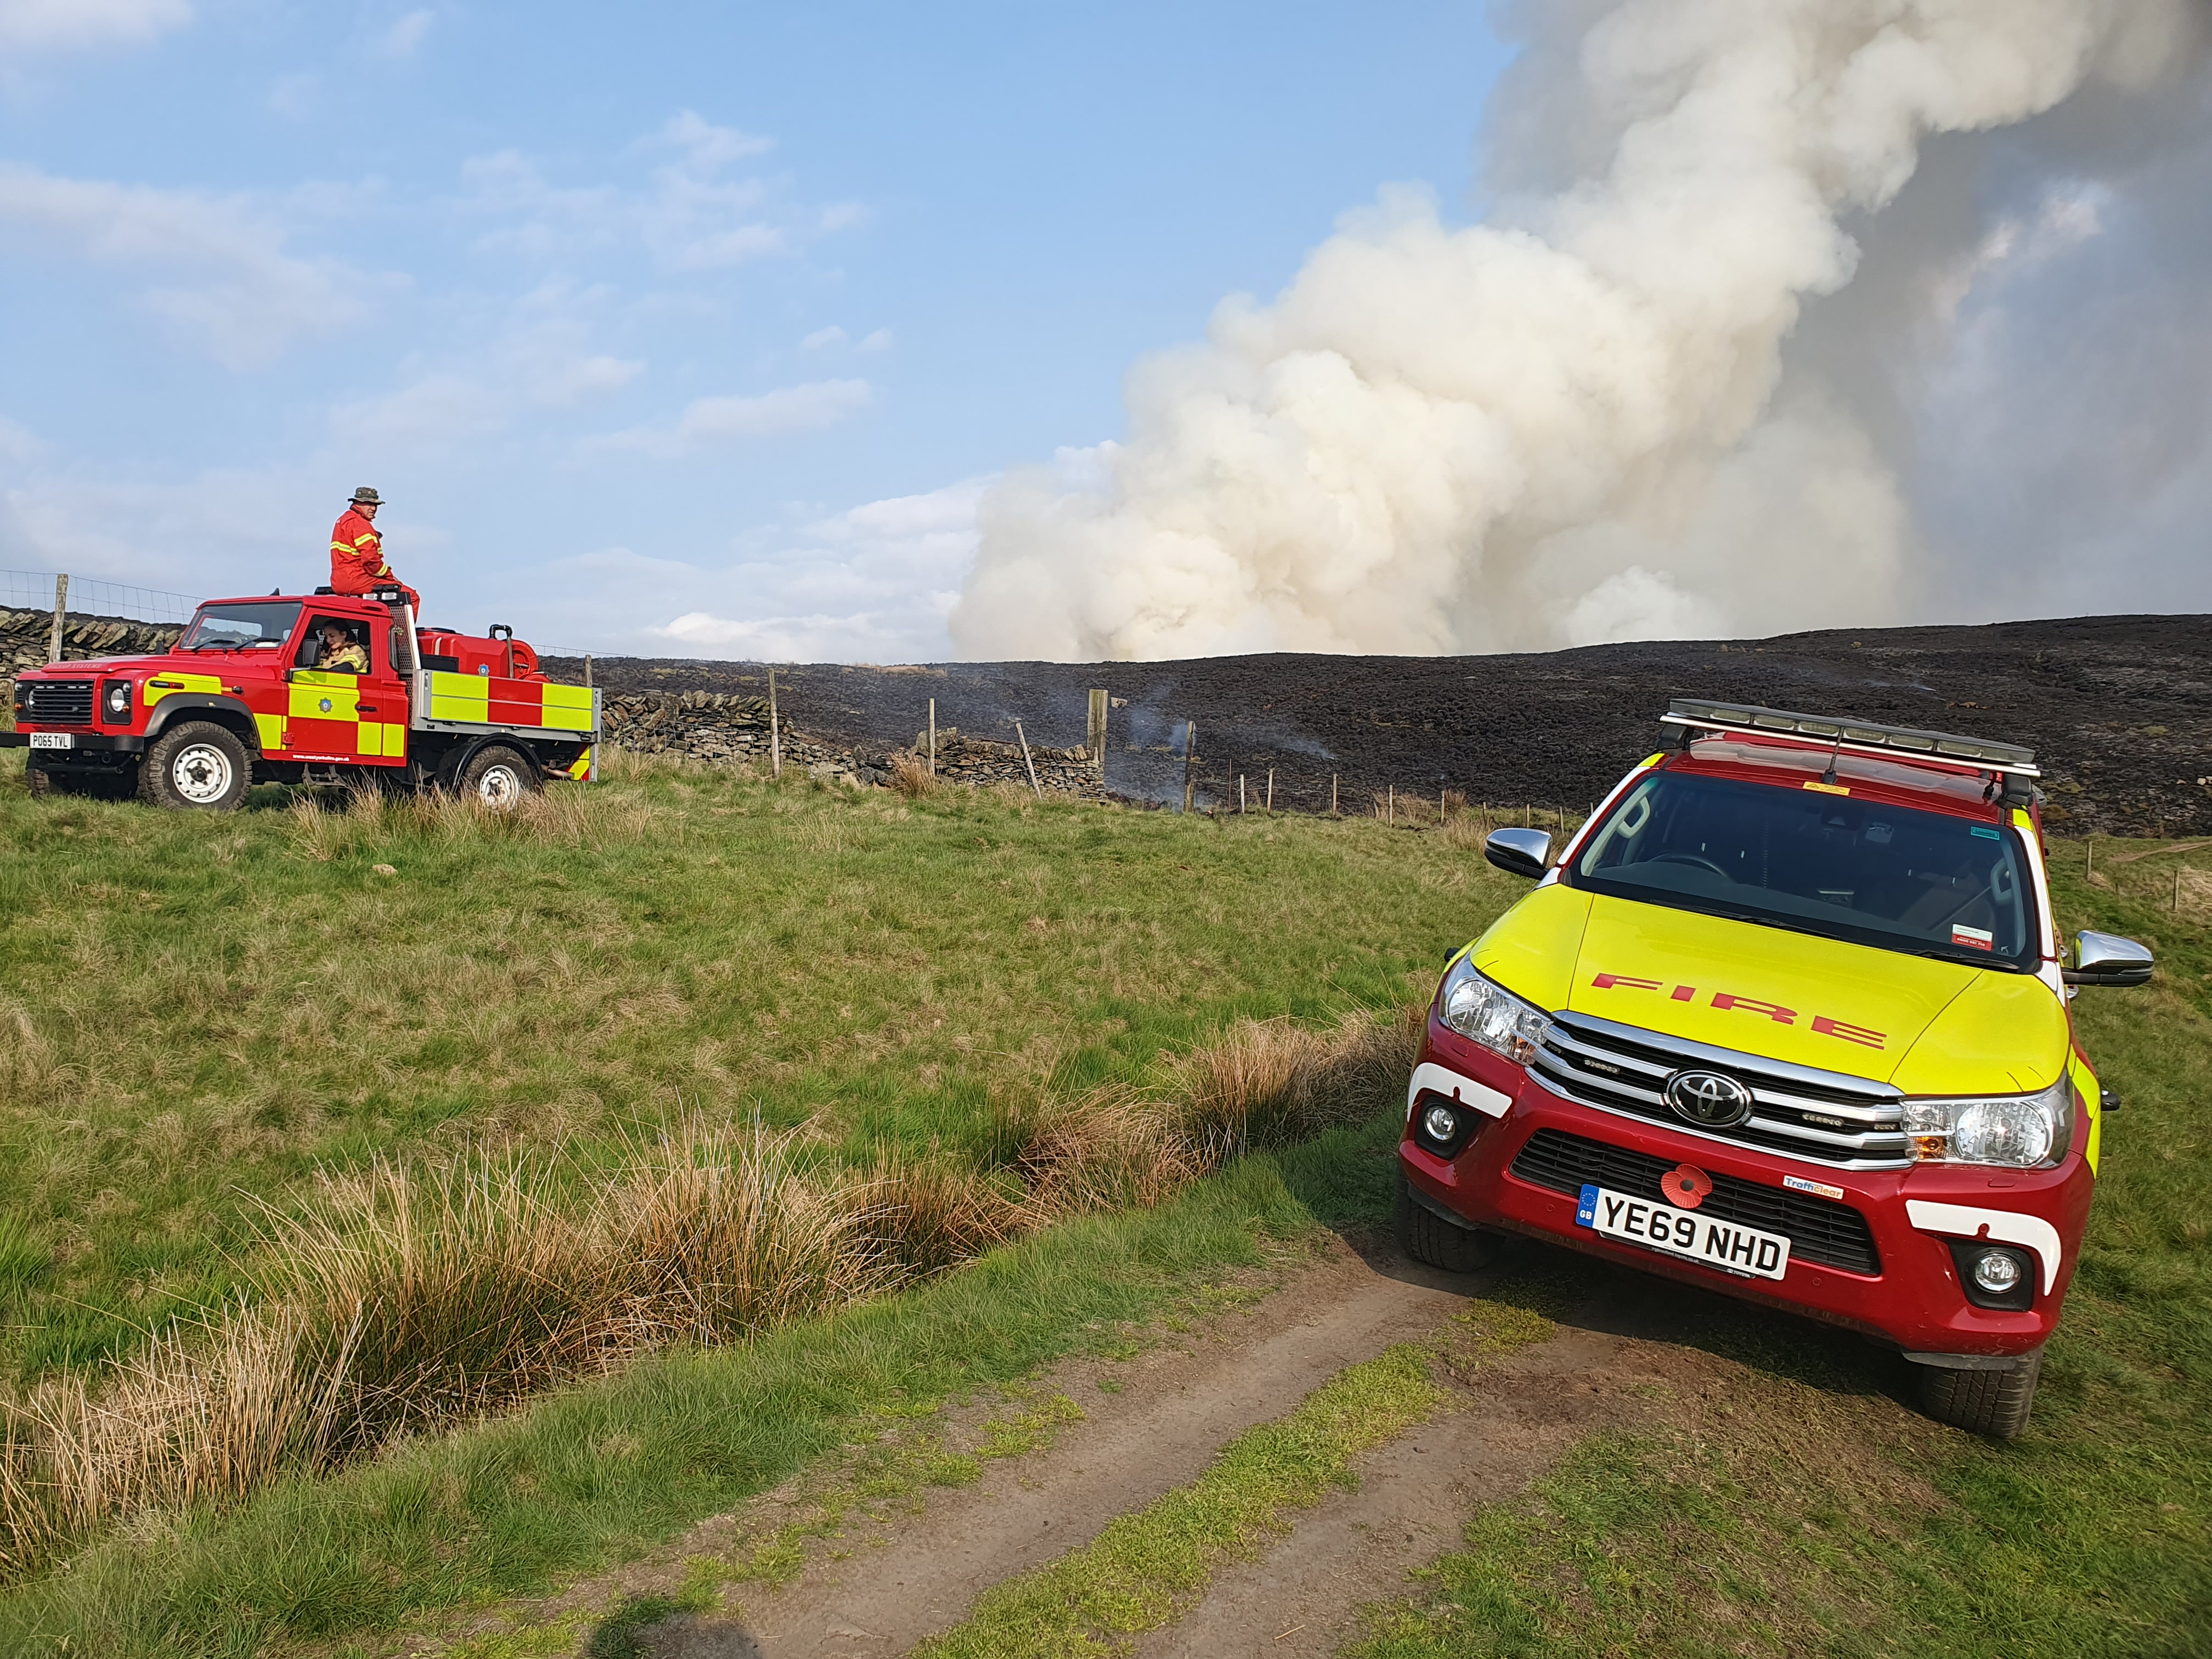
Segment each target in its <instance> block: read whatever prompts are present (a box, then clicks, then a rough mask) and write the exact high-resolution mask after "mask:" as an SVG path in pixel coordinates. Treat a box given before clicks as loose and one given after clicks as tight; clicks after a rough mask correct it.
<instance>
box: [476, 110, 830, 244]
mask: <svg viewBox="0 0 2212 1659" xmlns="http://www.w3.org/2000/svg"><path fill="white" fill-rule="evenodd" d="M773 148H775V143H774V141H773V140H771V139H768V138H764V137H760V136H759V135H757V134H755V133H750V132H744V131H739V130H738V128H735V127H724V126H717V125H714V124H713V123H712V122H709V121H708V120H706V119H704V118H702V117H701V116H700V115H699V114H697V113H696V112H694V111H691V110H680V111H678V112H677V113H676V114H675V115H674V116H672V117H671V118H669V120H668V121H667V122H666V123H665V125H662V126H661V127H659V129H658V130H657V131H653V132H652V133H650V134H648V135H647V137H644V138H641V139H640V140H639V141H638V142H637V143H635V145H633V146H631V153H632V154H633V155H637V156H640V157H644V158H653V166H652V167H651V168H650V170H649V172H648V173H647V177H646V179H644V180H643V181H642V182H641V184H638V185H612V184H601V185H567V184H558V183H556V182H554V181H553V180H552V179H548V178H547V177H546V175H545V173H544V169H543V168H541V167H540V166H539V165H538V162H537V161H535V160H533V159H532V158H531V157H530V156H528V155H524V154H523V153H522V152H521V151H520V150H514V149H506V150H499V151H495V152H493V153H491V154H489V155H478V156H473V157H471V159H470V160H469V161H466V162H465V163H464V164H463V166H462V169H461V181H462V185H463V188H464V191H465V194H464V196H463V197H462V200H461V206H462V207H463V209H464V210H465V211H467V212H470V213H471V214H474V215H475V216H477V217H479V218H482V219H484V220H487V221H490V222H491V226H490V228H488V229H486V230H485V231H484V232H483V235H482V237H481V239H480V243H479V246H483V247H484V248H486V249H487V250H489V251H494V252H501V253H505V254H507V255H510V256H516V257H522V258H539V259H543V258H552V257H554V256H556V255H563V254H573V253H574V252H576V251H577V250H580V249H586V248H588V249H595V250H604V249H608V248H620V247H638V246H641V247H643V248H644V249H645V251H646V252H647V254H648V255H649V256H650V257H651V258H652V260H653V264H655V265H656V266H658V267H659V269H660V270H664V271H669V272H693V271H706V270H724V269H727V268H729V267H731V266H733V265H738V264H744V263H745V262H746V261H748V260H751V259H758V258H768V257H773V256H775V255H780V254H790V253H795V252H799V251H800V250H801V249H802V248H804V247H805V246H808V245H810V244H811V243H812V242H814V241H816V240H819V239H820V238H822V237H823V236H826V235H829V234H834V233H835V232H836V231H839V230H842V229H845V228H849V227H851V226H854V225H856V224H859V223H860V222H862V221H863V220H864V219H865V218H866V210H864V209H862V208H860V207H859V206H857V205H854V204H838V205H835V206H831V207H827V208H808V207H805V206H801V205H799V204H793V203H791V202H789V201H788V200H787V199H786V197H787V184H786V183H784V182H783V181H775V182H773V183H772V182H771V181H770V180H768V179H762V178H759V177H757V176H751V175H748V174H744V173H740V172H738V171H736V169H737V167H738V163H740V162H742V161H748V160H750V159H752V158H754V157H757V156H759V155H765V154H766V153H767V152H768V151H769V150H770V149H773Z"/></svg>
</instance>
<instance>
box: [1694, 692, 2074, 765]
mask: <svg viewBox="0 0 2212 1659" xmlns="http://www.w3.org/2000/svg"><path fill="white" fill-rule="evenodd" d="M1659 719H1660V722H1661V724H1662V725H1666V726H1693V727H1697V728H1699V729H1700V730H1704V731H1711V732H1758V733H1760V734H1763V735H1765V736H1768V737H1776V738H1803V739H1806V740H1808V741H1811V742H1814V743H1825V744H1832V745H1834V746H1835V747H1837V748H1839V749H1850V750H1858V751H1860V752H1863V753H1868V754H1876V755H1881V754H1887V755H1893V756H1896V757H1899V759H1911V760H1923V761H1935V762H1937V763H1948V764H1950V765H1953V766H1962V767H1972V768H1975V769H1979V770H1982V771H1987V772H2011V773H2015V774H2017V775H2020V776H2021V777H2028V778H2039V777H2041V776H2042V775H2043V774H2042V772H2041V771H2040V770H2039V769H2038V768H2037V766H2036V764H2035V750H2033V749H2027V748H2023V747H2022V746H2021V744H2016V743H1991V742H1990V741H1989V740H1988V739H1987V738H1962V737H1958V736H1955V735H1954V734H1953V733H1951V732H1923V731H1921V730H1919V729H1918V728H1917V727H1914V726H1884V725H1881V723H1880V722H1879V721H1875V720H1849V719H1844V718H1842V717H1839V716H1833V715H1825V714H1793V713H1791V712H1790V710H1789V709H1786V708H1760V707H1759V706H1758V705H1757V704H1756V703H1748V702H1712V701H1711V700H1709V699H1707V698H1704V697H1675V698H1673V699H1671V700H1670V701H1669V702H1668V704H1667V712H1666V713H1665V714H1662V715H1661V716H1660V717H1659Z"/></svg>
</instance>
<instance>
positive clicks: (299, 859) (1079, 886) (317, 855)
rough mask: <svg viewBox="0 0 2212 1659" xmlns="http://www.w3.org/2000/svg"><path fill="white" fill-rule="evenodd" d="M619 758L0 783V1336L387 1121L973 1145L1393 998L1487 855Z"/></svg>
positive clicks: (169, 1291)
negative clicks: (773, 1133)
mask: <svg viewBox="0 0 2212 1659" xmlns="http://www.w3.org/2000/svg"><path fill="white" fill-rule="evenodd" d="M615 767H616V769H617V776H616V778H615V779H614V781H611V782H608V783H606V784H604V785H601V786H599V787H598V788H597V789H596V791H594V792H592V793H590V794H588V795H586V794H584V793H580V792H579V793H571V794H568V795H567V796H565V797H564V798H562V799H561V800H559V801H558V802H556V805H559V806H561V807H562V808H564V809H565V810H563V811H558V812H556V813H553V814H550V815H549V822H546V823H536V824H532V825H531V826H528V827H523V828H518V829H515V830H513V831H512V832H507V833H502V831H501V829H500V827H499V826H497V825H492V826H489V827H486V826H483V825H471V824H467V823H464V824H463V827H462V828H461V829H459V830H458V831H457V830H455V829H453V827H452V825H450V824H433V825H430V826H428V827H427V828H426V827H424V826H422V825H420V824H416V823H410V822H408V821H406V819H405V817H404V815H401V814H384V815H376V814H372V815H369V821H368V823H365V824H364V823H362V822H360V821H359V817H360V815H357V814H356V815H349V814H345V813H343V812H336V811H333V812H325V813H319V812H317V811H314V810H313V808H312V807H309V808H305V809H300V810H290V809H287V808H286V807H285V806H284V805H283V797H282V796H281V794H279V793H277V792H275V791H258V792H256V796H255V799H254V800H253V803H252V806H251V808H250V809H249V810H247V811H244V812H242V813H240V814H238V815H236V816H234V817H225V818H219V819H208V818H202V817H185V816H179V815H167V814H161V813H156V812H152V811H144V810H142V809H140V808H137V807H135V806H130V805H106V804H100V803H35V804H34V803H33V802H32V801H31V800H30V799H28V798H27V796H26V795H25V794H24V793H23V792H22V790H21V784H20V781H13V787H9V788H8V789H6V790H5V791H0V846H4V848H5V854H4V856H0V1045H4V1046H0V1206H5V1211H6V1214H7V1216H8V1218H9V1227H8V1230H7V1231H5V1232H0V1300H4V1304H5V1307H4V1312H5V1317H6V1320H7V1323H8V1329H7V1333H6V1335H5V1337H4V1339H0V1366H4V1367H5V1368H6V1369H8V1370H13V1371H14V1372H15V1373H16V1374H17V1375H18V1376H21V1377H25V1378H27V1377H30V1376H35V1375H36V1374H38V1373H40V1372H41V1371H43V1370H46V1369H48V1368H50V1367H52V1366H55V1365H58V1364H85V1363H87V1362H88V1361H92V1360H94V1359H95V1358H99V1357H100V1356H101V1355H103V1354H106V1353H111V1352H118V1351H119V1350H121V1349H124V1348H126V1347H128V1346H130V1345H131V1344H133V1343H136V1342H137V1341H139V1340H143V1334H144V1333H145V1332H146V1331H147V1330H149V1328H155V1327H157V1326H159V1325H160V1324H161V1322H164V1321H166V1320H167V1319H168V1318H170V1317H171V1316H173V1315H175V1314H177V1313H179V1312H182V1311H191V1310H204V1309H206V1308H208V1307H210V1306H211V1305H213V1304H217V1303H219V1302H220V1301H221V1300H222V1297H224V1296H225V1295H226V1294H227V1293H228V1291H231V1290H232V1289H233V1288H234V1287H235V1286H236V1285H238V1284H239V1282H240V1258H241V1256H242V1255H245V1254H246V1253H248V1252H250V1250H251V1249H252V1245H253V1242H254V1239H255V1237H256V1227H255V1222H256V1218H257V1217H258V1215H259V1214H260V1213H261V1206H263V1205H264V1204H273V1205H276V1206H283V1205H284V1204H285V1203H286V1202H287V1201H288V1198H289V1195H291V1194H295V1193H296V1192H297V1191H299V1190H300V1189H301V1188H302V1185H303V1183H305V1182H307V1180H308V1178H309V1177H310V1176H311V1175H312V1174H313V1171H314V1170H317V1169H318V1168H325V1169H337V1170H346V1169H350V1168H358V1167H360V1166H362V1164H364V1163H365V1162H366V1161H367V1160H368V1159H369V1158H371V1157H372V1156H373V1155H374V1154H376V1153H379V1152H385V1153H392V1154H397V1155H399V1156H401V1157H403V1158H432V1159H437V1158H451V1157H453V1156H454V1155H455V1154H456V1153H457V1152H459V1150H460V1149H462V1148H463V1147H464V1146H466V1145H470V1144H474V1145H478V1146H481V1145H484V1144H487V1143H488V1144H491V1145H507V1144H510V1143H517V1142H519V1143H523V1144H532V1145H538V1146H551V1145H555V1144H565V1145H567V1146H570V1147H571V1148H582V1149H584V1151H585V1152H586V1154H588V1151H589V1149H590V1148H592V1147H593V1146H599V1147H611V1146H612V1145H613V1144H614V1143H615V1142H616V1141H617V1139H619V1138H621V1137H623V1136H624V1135H629V1134H635V1133H641V1132H642V1133H648V1134H649V1133H653V1131H654V1129H655V1128H656V1127H657V1126H658V1125H659V1124H660V1123H661V1122H663V1121H665V1120H666V1119H667V1118H668V1117H670V1116H671V1115H674V1114H676V1113H678V1112H680V1111H682V1110H684V1109H694V1110H699V1111H704V1112H707V1113H709V1114H712V1115H717V1116H732V1117H740V1118H742V1117H744V1116H745V1115H750V1114H752V1113H755V1112H757V1113H759V1114H760V1115H762V1117H763V1119H764V1120H765V1121H766V1122H767V1123H769V1125H770V1126H773V1127H790V1126H793V1125H797V1124H799V1123H801V1122H806V1123H809V1124H810V1125H811V1129H810V1132H809V1133H810V1134H811V1136H814V1137H817V1138H819V1139H822V1140H823V1143H824V1146H825V1150H826V1151H827V1152H829V1153H830V1154H832V1155H837V1156H844V1157H848V1158H856V1159H857V1158H864V1157H867V1156H870V1155H872V1154H873V1153H874V1152H876V1151H877V1150H878V1149H879V1148H881V1147H884V1146H891V1147H896V1148H901V1149H906V1150H908V1151H913V1152H922V1151H927V1150H928V1149H931V1148H936V1149H939V1150H940V1151H943V1152H948V1153H950V1154H951V1155H952V1156H954V1157H956V1158H967V1159H969V1160H971V1161H977V1162H981V1161H982V1160H985V1159H987V1158H988V1156H989V1154H990V1152H991V1151H992V1145H991V1143H992V1138H993V1136H994V1133H995V1132H996V1131H995V1127H994V1123H995V1115H996V1112H997V1110H998V1109H1003V1108H1005V1107H1006V1106H1007V1105H1009V1104H1010V1103H1018V1102H1019V1101H1020V1100H1021V1099H1023V1098H1024V1097H1032V1096H1035V1095H1036V1094H1037V1093H1039V1092H1041V1091H1045V1090H1047V1089H1048V1088H1054V1087H1057V1088H1059V1089H1061V1090H1064V1091H1072V1090H1075V1089H1079V1088H1081V1087H1084V1086H1085V1085H1090V1084H1093V1083H1096V1082H1098V1081H1100V1080H1103V1079H1109V1078H1113V1077H1117V1076H1141V1075H1142V1074H1143V1073H1145V1071H1146V1068H1147V1067H1148V1066H1150V1065H1151V1064H1152V1061H1153V1060H1154V1059H1155V1058H1156V1057H1157V1056H1158V1054H1159V1053H1160V1052H1161V1050H1162V1049H1163V1048H1165V1047H1170V1046H1175V1045H1186V1044H1188V1043H1189V1042H1192V1041H1194V1039H1196V1038H1198V1037H1200V1036H1202V1035H1203V1034H1205V1033H1206V1032H1208V1031H1210V1030H1214V1029H1216V1028H1218V1027H1219V1026H1221V1025H1222V1024H1225V1022H1227V1021H1229V1020H1231V1019H1232V1018H1235V1017H1237V1016H1240V1015H1247V1016H1255V1017H1261V1018H1266V1017H1270V1016H1276V1015H1291V1016H1296V1017H1297V1018H1304V1019H1313V1018H1325V1017H1327V1016H1329V1015H1332V1014H1334V1013H1336V1012H1340V1011H1342V1010H1345V1009H1346V1008H1352V1007H1373V1008H1382V1007H1388V1006H1394V1005H1397V1004H1401V1003H1404V1002H1406V1001H1407V1000H1413V999H1417V998H1419V996H1421V995H1423V994H1425V991H1426V988H1427V987H1426V984H1425V981H1428V980H1429V979H1430V977H1431V975H1432V974H1433V972H1434V970H1435V968H1436V965H1437V963H1439V962H1440V961H1441V960H1442V959H1443V956H1444V954H1445V953H1446V952H1448V951H1450V950H1451V949H1453V948H1454V947H1455V946H1456V945H1459V944H1461V943H1462V942H1464V940H1465V939H1467V938H1468V937H1470V936H1471V935H1472V933H1474V931H1475V930H1476V929H1477V928H1479V927H1480V925H1481V924H1482V922H1483V921H1486V919H1487V917H1488V916H1489V915H1491V914H1492V913H1493V912H1494V911H1495V910H1496V909H1497V908H1498V906H1499V905H1500V904H1501V903H1502V902H1504V899H1505V897H1506V896H1507V882H1506V878H1503V877H1500V876H1498V875H1496V874H1495V873H1494V872H1489V871H1488V870H1487V869H1486V867H1484V866H1482V865H1481V863H1480V859H1479V858H1474V857H1470V856H1469V854H1468V851H1467V849H1466V848H1465V847H1463V846H1459V845H1454V844H1451V843H1449V842H1446V841H1445V840H1443V839H1441V838H1439V837H1437V836H1433V835H1422V834H1419V833H1415V832H1412V831H1407V830H1402V829H1400V830H1393V829H1388V828H1385V827H1384V826H1382V825H1378V824H1375V823H1370V822H1366V821H1359V820H1354V821H1351V822H1347V823H1316V822H1313V821H1304V822H1300V823H1296V824H1295V825H1292V824H1288V823H1284V822H1282V821H1276V822H1273V823H1270V822H1268V821H1266V820H1263V819H1261V818H1260V817H1248V818H1244V819H1242V820H1231V821H1222V822H1212V821H1208V820H1206V819H1202V818H1200V819H1193V820H1189V821H1183V820H1181V819H1178V818H1175V817H1169V816H1165V815H1161V814H1142V813H1135V812H1125V811H1109V810H1104V809H1101V808H1098V807H1096V806H1083V805H1074V804H1068V803H1061V804H1048V805H1036V804H1033V803H1029V802H1025V801H1024V800H1022V799H1019V798H1018V797H1012V796H996V795H976V794H973V793H969V792H965V791H960V792H947V793H944V794H942V795H939V796H937V797H933V798H932V799H929V800H927V802H925V803H918V804H909V803H907V802H905V801H903V800H902V799H900V798H899V797H896V796H894V795H891V794H890V793H888V792H878V793H873V794H871V795H868V796H866V797H855V796H853V795H851V794H849V793H836V794H832V793H827V792H824V791H823V790H821V789H818V788H815V787H809V786H806V785H803V784H793V785H790V786H787V787H781V788H779V787H775V786H772V785H770V784H769V783H768V782H766V781H750V780H742V779H739V778H738V777H735V776H734V775H731V774H729V773H727V772H721V771H714V770H709V769H694V770H688V771H687V770H680V769H677V768H675V767H672V766H662V765H659V764H655V765H653V766H651V767H643V766H635V765H633V766H630V767H628V768H625V767H624V766H623V762H622V761H621V759H620V758H619V757H617V760H616V762H615ZM264 797H265V799H264ZM380 867H381V868H382V869H384V870H388V871H390V872H392V873H390V874H382V873H380ZM1416 987H1419V988H1416Z"/></svg>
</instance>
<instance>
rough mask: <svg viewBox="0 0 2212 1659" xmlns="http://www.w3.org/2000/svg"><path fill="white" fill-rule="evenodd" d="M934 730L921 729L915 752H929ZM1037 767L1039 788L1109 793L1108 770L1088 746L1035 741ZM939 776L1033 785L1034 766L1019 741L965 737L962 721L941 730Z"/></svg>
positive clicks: (1032, 750) (961, 780)
mask: <svg viewBox="0 0 2212 1659" xmlns="http://www.w3.org/2000/svg"><path fill="white" fill-rule="evenodd" d="M928 742H929V734H928V733H927V732H916V733H915V739H914V750H913V753H914V754H915V755H916V756H921V755H922V754H925V753H926V752H927V744H928ZM1030 761H1031V762H1032V763H1035V765H1036V781H1037V787H1039V788H1041V789H1052V790H1057V791H1060V792H1061V793H1066V794H1072V795H1099V794H1103V793H1105V782H1104V778H1103V774H1102V773H1101V772H1100V771H1099V769H1098V764H1097V762H1096V761H1094V760H1092V759H1091V751H1090V750H1087V749H1051V748H1047V747H1046V746H1045V745H1043V744H1035V743H1033V744H1030ZM937 775H938V776H939V777H940V778H943V779H945V780H946V781H949V782H952V783H1012V784H1018V785H1020V786H1021V787H1023V788H1024V789H1026V788H1028V787H1029V783H1030V775H1029V768H1028V767H1026V766H1024V764H1023V763H1022V750H1021V745H1020V744H1013V743H994V742H992V741H991V740H990V739H988V738H971V737H966V736H963V734H962V733H961V732H960V730H959V728H958V727H957V726H940V727H939V728H938V732H937Z"/></svg>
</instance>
